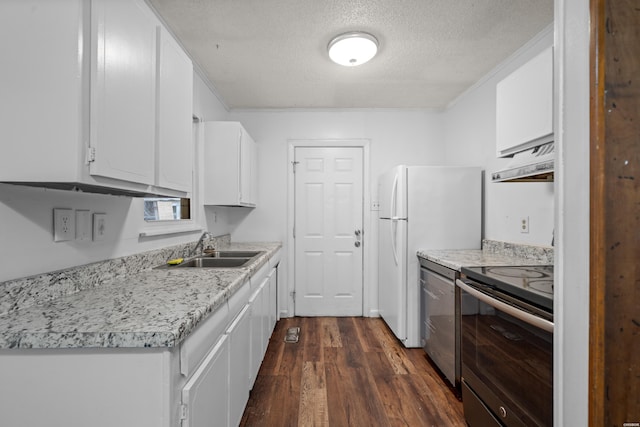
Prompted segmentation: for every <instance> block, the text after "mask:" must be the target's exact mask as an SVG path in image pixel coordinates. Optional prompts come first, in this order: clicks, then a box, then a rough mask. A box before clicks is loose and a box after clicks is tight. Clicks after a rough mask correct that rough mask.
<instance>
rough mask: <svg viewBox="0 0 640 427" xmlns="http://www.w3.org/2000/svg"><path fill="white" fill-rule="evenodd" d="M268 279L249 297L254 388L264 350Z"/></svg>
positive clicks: (251, 374) (251, 378) (251, 376)
mask: <svg viewBox="0 0 640 427" xmlns="http://www.w3.org/2000/svg"><path fill="white" fill-rule="evenodd" d="M266 280H267V279H264V281H262V283H261V284H260V286H258V288H257V289H256V290H255V292H254V293H253V295H251V298H249V305H250V306H251V364H250V368H249V384H250V386H251V388H253V383H254V382H255V380H256V378H257V376H258V371H259V370H260V364H261V363H262V356H263V355H264V352H263V350H262V347H263V344H262V343H263V335H264V328H263V320H264V315H263V310H264V309H263V301H264V285H265V283H266Z"/></svg>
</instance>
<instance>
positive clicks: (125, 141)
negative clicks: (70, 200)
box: [0, 0, 193, 197]
mask: <svg viewBox="0 0 640 427" xmlns="http://www.w3.org/2000/svg"><path fill="white" fill-rule="evenodd" d="M176 48H178V49H179V46H178V45H177V43H176V42H175V41H174V40H173V39H171V37H170V35H169V34H168V33H166V30H164V28H163V27H162V25H161V23H160V21H159V20H158V19H157V18H156V16H155V15H154V14H153V12H152V11H151V9H149V7H148V6H147V5H146V4H145V3H144V1H143V0H127V1H113V0H92V1H85V0H60V1H55V2H43V1H41V0H23V1H19V2H18V1H15V2H14V1H11V2H0V50H1V51H2V52H3V57H4V59H5V60H6V61H5V62H7V64H10V66H3V67H0V81H2V82H4V83H5V84H4V86H3V96H2V97H0V112H1V113H2V114H0V117H1V118H0V120H2V123H1V126H0V138H2V140H3V141H6V143H7V144H9V143H10V144H11V146H12V150H11V151H10V155H6V156H0V182H13V183H22V184H28V185H35V186H43V187H53V188H67V189H71V188H77V189H81V190H84V191H90V192H100V193H112V194H127V195H134V196H141V195H146V194H157V195H164V196H173V197H185V196H186V195H187V193H188V192H189V191H190V190H191V175H192V169H193V161H192V159H193V157H192V156H193V142H192V135H191V126H192V124H191V123H192V105H191V102H190V100H191V98H192V96H193V75H192V72H193V71H192V70H193V69H192V66H191V62H190V61H189V60H188V58H187V57H186V55H185V54H184V52H182V51H181V50H180V51H179V52H178V51H176ZM171 102H173V103H174V104H171ZM168 159H171V160H172V161H169V160H168Z"/></svg>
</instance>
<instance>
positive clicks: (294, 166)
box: [291, 160, 300, 173]
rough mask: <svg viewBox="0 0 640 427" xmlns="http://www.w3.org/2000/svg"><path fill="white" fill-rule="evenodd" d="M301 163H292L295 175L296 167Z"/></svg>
mask: <svg viewBox="0 0 640 427" xmlns="http://www.w3.org/2000/svg"><path fill="white" fill-rule="evenodd" d="M298 163H300V162H296V161H295V160H294V161H293V162H291V165H292V166H293V173H296V165H297V164H298Z"/></svg>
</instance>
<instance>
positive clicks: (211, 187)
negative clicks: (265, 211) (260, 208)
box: [204, 122, 258, 207]
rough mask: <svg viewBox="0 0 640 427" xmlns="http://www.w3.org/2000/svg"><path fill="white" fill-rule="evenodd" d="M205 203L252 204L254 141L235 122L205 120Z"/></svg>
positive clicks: (255, 184)
mask: <svg viewBox="0 0 640 427" xmlns="http://www.w3.org/2000/svg"><path fill="white" fill-rule="evenodd" d="M204 153H205V166H204V167H205V173H204V176H205V182H204V193H205V194H204V204H205V205H218V206H247V207H255V206H256V200H257V187H258V184H257V156H256V143H255V141H254V140H253V138H251V135H249V133H248V132H247V131H246V130H245V129H244V128H243V127H242V125H241V124H240V123H238V122H207V123H205V149H204Z"/></svg>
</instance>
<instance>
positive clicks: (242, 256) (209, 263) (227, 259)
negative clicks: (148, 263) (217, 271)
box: [156, 251, 264, 269]
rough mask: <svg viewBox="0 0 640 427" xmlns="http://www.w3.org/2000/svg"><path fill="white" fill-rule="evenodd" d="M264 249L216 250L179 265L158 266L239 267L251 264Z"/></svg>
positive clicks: (162, 266)
mask: <svg viewBox="0 0 640 427" xmlns="http://www.w3.org/2000/svg"><path fill="white" fill-rule="evenodd" d="M263 253H264V251H215V252H214V253H210V254H206V253H205V254H204V255H200V256H198V257H195V258H191V259H187V260H185V261H183V262H182V263H181V264H177V265H168V264H165V265H161V266H159V267H156V268H162V269H165V268H188V267H191V268H239V267H244V266H245V265H247V264H249V263H250V262H251V261H252V260H253V259H254V258H255V257H257V256H258V255H262V254H263Z"/></svg>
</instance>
